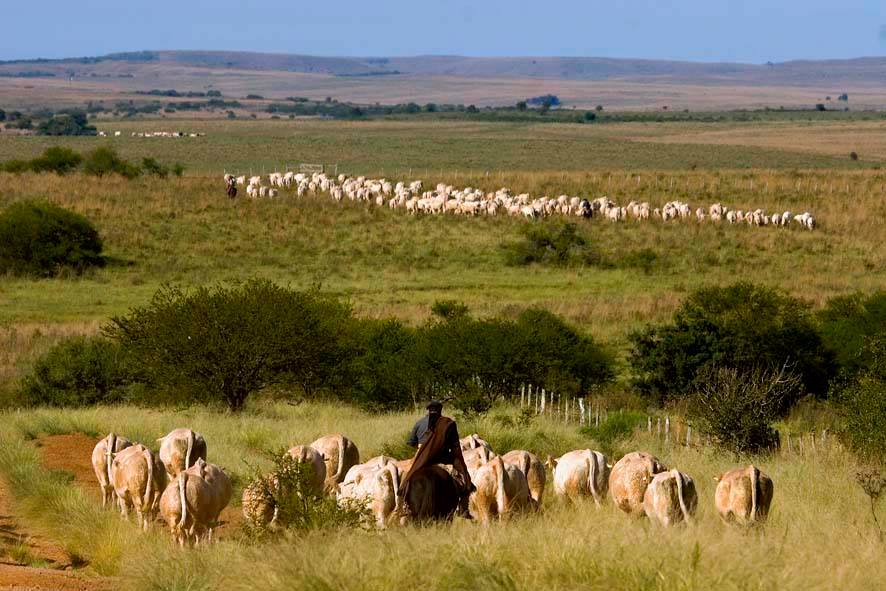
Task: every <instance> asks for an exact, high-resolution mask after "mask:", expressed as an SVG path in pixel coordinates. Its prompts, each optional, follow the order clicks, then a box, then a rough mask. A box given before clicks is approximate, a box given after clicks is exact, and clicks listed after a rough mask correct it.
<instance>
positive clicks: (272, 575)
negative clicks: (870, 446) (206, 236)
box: [0, 404, 886, 590]
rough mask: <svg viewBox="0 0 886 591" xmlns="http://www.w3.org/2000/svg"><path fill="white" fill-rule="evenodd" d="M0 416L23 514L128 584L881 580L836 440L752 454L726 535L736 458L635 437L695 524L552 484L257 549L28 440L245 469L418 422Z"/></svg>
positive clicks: (884, 570) (851, 466)
mask: <svg viewBox="0 0 886 591" xmlns="http://www.w3.org/2000/svg"><path fill="white" fill-rule="evenodd" d="M496 412H498V413H501V412H502V411H496ZM2 418H3V419H4V420H3V422H2V424H3V427H2V432H0V438H2V444H3V445H2V447H0V450H2V452H0V473H2V474H3V475H4V476H5V477H6V478H8V479H9V480H10V481H11V483H12V485H13V489H14V490H15V491H16V495H17V497H18V499H19V500H21V501H23V502H24V503H25V507H28V511H27V517H28V518H29V519H32V520H35V521H36V522H37V523H39V524H40V525H42V526H43V527H44V528H45V529H47V530H48V531H49V532H50V533H52V534H54V535H55V536H57V537H58V539H60V540H63V541H64V543H65V544H66V546H67V547H68V548H69V549H70V550H71V551H74V552H76V553H78V554H79V555H81V556H83V557H84V558H85V559H86V560H87V561H89V562H90V564H92V565H93V566H94V567H95V568H97V570H99V572H102V573H104V574H111V575H115V576H116V577H118V578H117V579H116V580H117V581H118V582H120V584H121V585H124V586H125V588H127V589H136V590H141V589H217V588H228V589H254V588H257V587H260V588H263V589H268V590H275V589H292V588H295V589H361V590H364V589H369V590H372V589H389V588H392V587H396V586H402V585H403V584H404V581H408V582H409V583H408V584H409V585H410V586H413V585H414V586H420V587H423V588H431V589H476V588H479V587H483V588H491V589H538V588H545V589H552V590H559V589H564V590H565V589H575V588H592V589H632V590H633V589H711V588H718V589H763V588H777V589H810V588H815V589H819V588H820V589H825V588H828V589H834V588H839V589H869V588H870V585H871V581H876V580H880V579H881V578H882V577H883V576H886V563H884V562H883V561H882V560H881V559H880V557H881V554H882V545H881V543H880V542H879V541H878V538H877V535H876V531H875V529H874V527H873V523H872V521H871V519H870V514H869V513H868V507H867V504H866V499H865V497H864V495H863V493H862V492H861V490H860V488H859V487H858V486H857V485H856V484H855V483H854V480H853V474H854V470H855V467H856V464H855V461H854V460H853V459H852V458H851V457H850V456H848V455H846V454H845V453H844V452H842V451H841V450H840V448H839V447H833V448H831V449H830V450H829V451H819V453H818V455H815V456H812V455H809V456H806V457H799V456H773V457H769V458H756V459H755V460H754V461H755V463H757V464H758V465H759V466H760V467H761V468H762V469H763V470H764V471H765V472H767V473H768V474H769V475H770V476H771V477H772V478H773V481H774V483H775V500H774V503H773V512H772V515H771V517H770V521H769V523H768V525H767V526H766V527H765V528H762V529H760V530H759V531H756V532H751V533H747V532H743V531H739V530H734V529H730V528H727V527H726V526H724V525H723V524H721V523H720V522H719V518H718V517H717V516H716V514H715V512H714V510H713V491H714V481H713V477H714V476H716V475H717V474H719V473H720V472H722V471H724V470H726V469H728V468H730V467H732V466H733V460H732V458H731V457H729V456H727V455H723V454H720V453H719V452H716V451H715V450H713V449H711V448H689V449H687V448H685V447H682V446H665V445H664V444H663V443H661V442H659V441H657V440H655V439H654V438H649V437H647V436H646V435H645V434H643V433H642V432H641V433H639V434H634V435H631V436H629V437H628V438H627V439H625V440H623V441H622V444H621V445H619V449H618V450H617V451H618V452H619V453H623V452H626V451H630V450H633V449H645V450H648V451H650V452H653V453H655V454H656V455H658V456H659V457H660V458H661V459H662V460H663V461H664V462H665V463H666V464H667V465H668V466H669V467H671V466H674V467H678V468H679V469H681V470H682V471H684V472H686V473H688V474H690V475H691V476H692V477H693V478H694V479H695V481H696V484H697V487H698V491H699V496H700V504H699V511H698V514H697V520H696V523H695V524H694V525H691V526H689V527H685V528H676V529H673V530H662V529H660V528H657V527H654V526H652V525H651V524H649V523H648V522H647V521H646V520H635V519H630V518H628V517H626V516H624V515H623V514H621V513H620V512H619V511H618V510H617V509H615V508H614V507H613V505H612V504H611V502H607V503H606V504H605V505H604V506H603V507H602V508H601V509H595V508H594V506H593V504H592V503H579V504H577V505H569V504H567V503H565V502H563V501H561V500H559V499H556V498H554V496H553V494H552V493H551V489H550V488H549V489H548V491H547V493H546V499H545V502H544V508H543V511H542V513H541V514H539V515H534V516H527V517H523V518H518V519H515V520H513V521H511V522H509V523H506V524H496V525H493V526H492V527H490V528H489V529H483V528H481V527H479V526H477V525H475V524H472V523H467V522H456V523H455V524H453V525H439V526H433V527H429V528H394V529H392V530H389V531H387V532H382V533H375V532H364V531H356V530H340V531H317V532H313V533H307V534H305V535H303V536H300V537H286V538H283V539H280V540H277V541H269V542H262V543H254V542H250V541H248V540H247V539H246V538H238V537H235V538H232V539H228V540H226V541H222V542H219V543H216V544H213V545H212V546H211V547H208V548H204V549H202V550H198V551H181V550H179V549H178V548H176V547H174V546H173V545H172V544H171V543H170V542H169V541H168V539H167V538H166V534H165V532H162V531H160V530H159V528H156V529H155V531H153V532H152V533H150V534H147V535H144V534H140V533H138V532H137V531H136V530H135V525H134V524H133V523H123V522H121V521H120V520H119V518H118V517H117V516H116V515H115V514H113V513H111V512H105V511H102V510H101V509H100V508H99V507H98V504H97V501H96V500H93V499H92V498H91V497H87V496H86V495H84V494H82V493H81V491H80V490H79V489H77V488H74V487H72V486H71V485H61V484H59V483H57V482H56V481H54V480H53V478H52V477H51V475H49V474H48V473H46V472H45V470H43V469H41V467H40V466H39V462H38V460H37V457H36V453H35V451H34V448H33V447H32V444H31V443H29V442H28V441H27V437H26V434H32V435H33V434H35V433H39V432H41V431H42V430H43V429H44V428H45V427H47V426H49V425H52V429H53V431H54V432H59V431H62V432H64V431H96V432H100V433H104V432H105V431H108V430H111V429H114V430H115V431H117V432H119V433H123V434H126V435H127V436H130V437H132V438H134V439H136V440H142V441H151V440H152V439H153V438H155V437H156V436H157V435H158V434H162V433H165V432H166V430H167V429H169V428H170V427H172V426H180V425H185V424H186V425H189V426H192V427H194V428H195V429H197V430H200V431H202V432H203V433H204V434H205V436H206V439H207V441H208V444H209V457H210V460H211V461H214V462H218V463H220V464H222V465H224V466H225V467H226V468H228V469H229V470H231V471H232V472H234V473H235V475H242V474H245V470H246V469H245V467H244V466H245V465H244V460H253V459H255V460H256V461H260V460H258V458H259V456H258V455H256V452H255V451H254V450H253V446H254V445H255V444H256V443H261V444H271V445H275V444H286V445H288V444H292V443H296V442H304V441H309V440H310V439H311V438H313V437H314V436H316V435H318V434H321V433H327V432H333V431H340V432H343V433H345V434H346V435H348V436H349V437H350V438H352V439H353V440H354V441H355V442H356V443H357V445H358V447H359V448H360V450H361V456H362V457H364V458H366V457H369V456H371V455H373V454H375V453H378V452H380V450H381V449H382V448H383V447H384V446H385V444H386V443H390V442H396V441H398V440H399V438H401V437H402V436H404V435H405V433H406V431H407V429H408V428H409V426H410V425H411V423H412V421H413V420H414V418H415V417H414V416H413V415H411V414H410V413H400V414H393V415H382V416H378V415H363V414H361V413H360V412H358V411H355V410H353V409H350V408H347V407H341V406H340V405H334V406H333V405H320V404H310V405H302V406H299V407H291V406H288V405H272V404H259V405H253V406H252V407H251V408H250V409H249V410H248V411H247V413H246V414H244V415H241V416H232V415H228V414H219V413H214V412H211V411H207V410H190V411H186V412H185V413H184V414H182V413H174V412H171V411H169V412H167V411H148V410H139V409H135V408H124V407H118V408H100V409H92V410H74V411H70V410H68V411H49V410H38V411H30V412H16V413H8V414H5V415H2ZM461 428H462V431H463V432H465V433H468V432H472V431H478V432H479V433H480V434H481V435H483V436H484V437H486V438H488V439H489V440H490V441H491V442H492V443H493V445H507V444H508V443H509V442H513V443H519V444H526V445H527V446H528V447H529V448H530V449H533V450H534V451H537V452H539V453H542V454H544V453H546V452H547V453H552V454H555V455H556V454H559V453H562V452H564V451H567V450H569V449H576V448H584V447H591V448H595V447H598V442H597V441H595V440H594V439H593V438H590V437H586V436H582V435H580V434H579V432H578V428H577V427H576V426H575V425H568V426H567V425H564V424H562V423H560V422H558V421H554V420H549V419H536V420H535V421H534V422H533V424H532V426H531V427H530V428H529V429H519V428H514V427H508V426H503V425H502V421H500V420H496V419H487V420H484V421H481V422H479V423H470V422H468V423H462V425H461ZM527 433H528V434H527ZM508 447H510V446H509V445H508ZM498 449H499V451H505V449H506V448H502V447H499V448H498ZM72 524H73V525H75V526H76V527H70V525H72ZM124 549H125V552H124V551H123V550H124ZM813 564H814V565H815V566H814V568H810V565H813Z"/></svg>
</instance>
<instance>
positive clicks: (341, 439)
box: [335, 434, 345, 482]
mask: <svg viewBox="0 0 886 591" xmlns="http://www.w3.org/2000/svg"><path fill="white" fill-rule="evenodd" d="M336 441H337V442H338V470H336V471H335V481H336V482H341V481H342V480H344V479H345V474H344V469H345V436H344V435H341V434H339V435H337V436H336Z"/></svg>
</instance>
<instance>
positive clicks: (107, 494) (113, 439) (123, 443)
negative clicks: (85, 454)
mask: <svg viewBox="0 0 886 591" xmlns="http://www.w3.org/2000/svg"><path fill="white" fill-rule="evenodd" d="M131 445H132V442H131V441H129V440H128V439H126V438H125V437H120V436H119V435H117V434H115V433H110V434H108V436H107V437H105V438H104V439H102V440H101V441H99V442H98V443H96V444H95V447H94V448H93V450H92V469H93V470H94V471H95V477H96V478H97V479H98V486H99V489H100V490H101V493H102V507H107V506H108V503H113V502H114V486H113V485H112V484H111V462H113V461H114V456H115V455H117V454H118V453H119V452H121V451H123V450H124V449H126V448H127V447H130V446H131Z"/></svg>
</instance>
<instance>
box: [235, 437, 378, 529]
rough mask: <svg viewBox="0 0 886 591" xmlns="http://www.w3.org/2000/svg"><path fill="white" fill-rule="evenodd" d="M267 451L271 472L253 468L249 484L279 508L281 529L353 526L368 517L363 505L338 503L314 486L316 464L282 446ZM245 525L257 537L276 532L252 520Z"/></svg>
mask: <svg viewBox="0 0 886 591" xmlns="http://www.w3.org/2000/svg"><path fill="white" fill-rule="evenodd" d="M267 455H268V456H269V457H270V458H271V460H272V461H273V469H272V470H271V472H270V473H269V474H262V473H260V472H258V471H257V470H256V471H254V474H253V476H252V478H251V479H250V480H249V481H248V482H247V484H246V487H247V488H251V489H252V490H254V491H256V493H257V495H258V496H259V498H262V499H264V500H265V502H267V503H268V504H269V505H270V506H271V507H274V508H276V521H275V522H274V527H276V528H277V531H278V532H282V531H285V530H290V531H293V530H294V531H296V532H307V531H312V530H318V529H328V528H353V527H359V526H360V525H362V524H363V523H365V522H366V521H367V520H368V519H369V517H370V515H369V512H368V511H367V510H366V509H365V508H364V507H363V506H356V505H353V506H352V505H346V506H339V505H338V503H337V502H336V500H335V497H331V496H328V495H325V494H322V493H319V492H317V491H315V490H313V488H312V480H313V478H314V474H313V467H312V466H311V465H310V464H309V463H300V462H297V461H296V460H295V459H294V458H293V457H292V456H290V455H289V454H288V453H286V450H282V449H281V450H279V451H276V452H269V453H268V454H267ZM244 528H245V529H246V532H247V533H248V534H250V535H251V536H252V537H253V538H256V539H262V538H266V537H267V536H268V535H270V534H271V533H273V532H272V531H271V529H270V528H269V526H266V525H262V524H253V523H250V522H249V521H246V522H244Z"/></svg>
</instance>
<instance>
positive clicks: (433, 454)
mask: <svg viewBox="0 0 886 591" xmlns="http://www.w3.org/2000/svg"><path fill="white" fill-rule="evenodd" d="M426 409H427V411H428V414H427V415H426V416H424V417H422V418H421V419H420V420H419V421H418V422H417V423H415V426H414V427H413V428H412V432H411V433H410V434H409V439H408V440H407V442H406V443H407V444H408V445H409V446H410V447H415V448H417V450H418V451H416V452H415V457H414V458H413V460H412V465H411V467H410V468H409V471H408V472H407V473H406V475H405V476H403V479H402V480H401V483H400V491H401V494H402V495H403V498H404V499H407V498H408V494H407V492H408V490H409V486H410V480H411V478H412V477H413V476H414V475H415V474H418V473H419V472H420V471H421V470H422V469H423V468H426V467H428V466H432V465H434V464H444V465H447V466H451V467H452V469H451V470H448V471H449V472H450V474H452V478H453V480H454V482H455V489H456V491H457V494H458V507H459V515H462V516H464V517H467V498H468V496H469V495H470V494H471V492H473V491H475V490H477V489H476V488H475V487H474V485H473V483H472V482H471V476H470V474H468V467H467V465H466V464H465V459H464V456H463V455H462V452H461V443H460V442H459V436H458V426H457V425H456V424H455V421H453V420H452V419H450V418H449V417H444V416H443V403H441V402H440V401H438V400H432V401H431V402H429V403H428V405H427V407H426ZM410 509H411V508H410Z"/></svg>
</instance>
